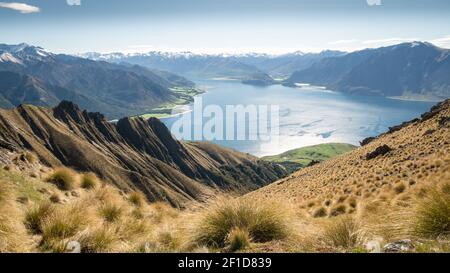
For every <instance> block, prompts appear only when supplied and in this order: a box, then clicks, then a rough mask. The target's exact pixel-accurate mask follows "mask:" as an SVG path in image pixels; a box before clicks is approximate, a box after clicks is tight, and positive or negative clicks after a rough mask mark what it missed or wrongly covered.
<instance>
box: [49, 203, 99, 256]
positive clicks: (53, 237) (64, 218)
mask: <svg viewBox="0 0 450 273" xmlns="http://www.w3.org/2000/svg"><path fill="white" fill-rule="evenodd" d="M89 220H90V217H89V215H87V214H86V210H85V207H83V206H82V205H81V204H80V203H76V204H74V205H72V206H69V207H61V208H58V209H57V210H56V211H55V212H54V213H53V214H52V215H51V216H50V217H46V218H45V220H44V221H43V222H42V241H41V248H42V249H43V250H46V251H52V252H63V251H64V250H65V244H66V243H67V240H66V239H69V238H71V237H73V236H75V235H76V234H77V233H78V232H80V231H82V230H83V229H85V228H86V227H87V226H88V224H89Z"/></svg>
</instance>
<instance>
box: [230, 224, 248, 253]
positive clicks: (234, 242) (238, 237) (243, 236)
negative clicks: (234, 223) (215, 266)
mask: <svg viewBox="0 0 450 273" xmlns="http://www.w3.org/2000/svg"><path fill="white" fill-rule="evenodd" d="M250 241H251V240H250V234H249V232H248V231H247V230H245V229H242V228H239V227H236V228H233V229H232V230H231V231H230V233H229V234H228V236H227V241H226V244H227V246H228V249H229V251H232V252H235V251H238V250H242V249H245V248H247V247H249V246H250Z"/></svg>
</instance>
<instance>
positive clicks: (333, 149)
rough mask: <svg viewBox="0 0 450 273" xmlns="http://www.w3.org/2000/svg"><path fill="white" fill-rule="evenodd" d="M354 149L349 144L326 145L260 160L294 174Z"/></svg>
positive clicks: (295, 150)
mask: <svg viewBox="0 0 450 273" xmlns="http://www.w3.org/2000/svg"><path fill="white" fill-rule="evenodd" d="M355 148H356V147H355V146H353V145H351V144H345V143H327V144H319V145H314V146H309V147H303V148H299V149H294V150H290V151H287V152H285V153H282V154H279V155H274V156H266V157H263V158H262V159H264V160H267V161H271V162H275V163H278V164H280V165H282V166H284V167H285V168H286V169H287V170H288V171H289V172H294V171H296V170H298V169H300V168H303V167H306V166H308V165H312V164H317V163H319V162H322V161H325V160H328V159H331V158H333V157H336V156H338V155H340V154H344V153H347V152H349V151H352V150H354V149H355Z"/></svg>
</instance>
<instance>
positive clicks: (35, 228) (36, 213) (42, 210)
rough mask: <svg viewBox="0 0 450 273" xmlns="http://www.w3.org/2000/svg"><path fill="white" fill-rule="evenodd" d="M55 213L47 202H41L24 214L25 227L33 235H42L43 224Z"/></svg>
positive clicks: (53, 208)
mask: <svg viewBox="0 0 450 273" xmlns="http://www.w3.org/2000/svg"><path fill="white" fill-rule="evenodd" d="M54 212H55V207H54V206H53V205H52V204H51V203H49V202H43V203H41V204H38V205H37V206H35V207H33V208H31V209H29V210H28V211H27V212H26V214H25V226H26V227H27V228H28V229H29V230H30V231H32V232H33V233H34V234H40V233H42V224H43V222H44V221H45V220H46V219H47V218H48V217H50V216H51V215H52V214H53V213H54Z"/></svg>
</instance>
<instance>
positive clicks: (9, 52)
mask: <svg viewBox="0 0 450 273" xmlns="http://www.w3.org/2000/svg"><path fill="white" fill-rule="evenodd" d="M53 56H54V54H52V53H50V52H48V51H46V50H45V49H43V48H42V47H37V46H31V45H28V44H25V43H22V44H18V45H6V44H0V62H11V63H15V64H19V65H25V64H26V63H29V62H40V61H44V60H47V59H49V58H52V57H53Z"/></svg>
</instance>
